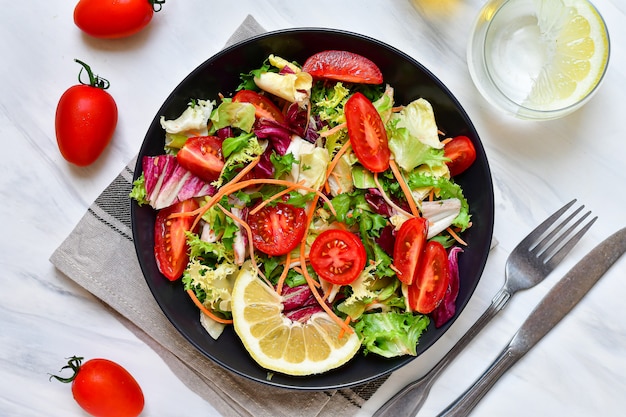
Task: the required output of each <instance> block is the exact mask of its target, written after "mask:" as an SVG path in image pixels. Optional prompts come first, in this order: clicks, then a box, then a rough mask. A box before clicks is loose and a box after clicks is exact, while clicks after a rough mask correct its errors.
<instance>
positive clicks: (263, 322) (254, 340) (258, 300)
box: [232, 263, 361, 375]
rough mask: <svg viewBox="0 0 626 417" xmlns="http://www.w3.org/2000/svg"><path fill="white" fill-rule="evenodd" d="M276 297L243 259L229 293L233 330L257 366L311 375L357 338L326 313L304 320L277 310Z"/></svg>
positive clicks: (345, 357) (347, 355) (338, 361)
mask: <svg viewBox="0 0 626 417" xmlns="http://www.w3.org/2000/svg"><path fill="white" fill-rule="evenodd" d="M282 309H283V305H282V299H281V296H280V295H278V294H277V293H276V292H275V291H274V290H273V289H272V288H270V287H269V286H268V285H267V284H265V283H264V282H263V281H262V280H261V279H260V278H259V277H258V276H257V274H256V273H255V271H254V270H253V268H252V266H251V265H250V264H249V263H246V264H244V266H243V267H242V269H241V272H240V273H239V275H238V276H237V279H236V280H235V285H234V287H233V292H232V314H233V325H234V327H235V332H236V333H237V335H238V336H239V338H240V339H241V341H242V342H243V345H244V346H245V348H246V350H247V351H248V352H249V353H250V356H252V358H253V359H254V360H255V361H256V362H257V363H258V364H259V365H261V366H262V367H264V368H266V369H268V370H271V371H276V372H281V373H284V374H287V375H312V374H319V373H323V372H326V371H328V370H331V369H334V368H337V367H339V366H341V365H343V364H344V363H346V362H348V361H349V360H350V359H351V358H352V357H353V356H354V355H355V354H356V353H357V352H358V350H359V348H360V346H361V342H360V340H359V338H358V336H357V335H356V334H355V333H349V334H348V333H347V332H346V333H344V334H343V335H341V326H339V324H337V323H336V322H335V321H333V319H332V318H331V317H330V316H329V315H328V313H326V312H319V313H315V314H313V315H312V316H311V317H310V318H309V320H308V321H307V322H306V323H300V322H298V321H292V320H291V319H289V318H287V317H285V316H284V315H283V314H282Z"/></svg>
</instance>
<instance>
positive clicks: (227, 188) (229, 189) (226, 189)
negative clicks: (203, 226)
mask: <svg viewBox="0 0 626 417" xmlns="http://www.w3.org/2000/svg"><path fill="white" fill-rule="evenodd" d="M258 184H272V185H282V186H285V187H291V186H295V187H296V188H299V189H302V190H305V191H308V192H311V193H315V194H316V195H317V196H319V197H321V198H322V199H323V200H324V201H325V202H326V203H327V204H328V206H329V208H330V211H331V212H332V213H333V214H335V215H336V214H337V213H336V212H335V209H334V208H333V205H332V203H331V202H330V200H329V199H328V197H326V196H325V195H324V194H322V193H321V192H320V191H319V190H316V189H314V188H311V187H307V186H305V185H302V184H298V183H294V182H291V181H286V180H275V179H271V178H265V179H251V180H245V181H239V182H238V183H236V184H231V183H228V184H227V185H224V186H223V187H221V188H220V189H219V190H218V192H217V193H216V194H215V195H213V196H212V197H211V198H210V199H209V201H208V202H207V203H206V204H205V205H204V206H202V207H200V208H198V209H196V210H194V211H189V212H185V213H172V215H171V217H181V216H196V219H195V220H194V222H193V224H192V225H191V229H192V230H193V229H194V228H195V227H196V226H197V224H198V222H199V221H200V219H201V218H202V216H204V214H205V213H206V212H207V211H209V209H210V208H211V207H213V206H214V205H215V204H216V203H217V202H218V201H220V200H221V198H222V197H224V196H225V195H229V194H232V193H234V192H235V191H239V190H241V189H243V188H246V187H249V186H251V185H258Z"/></svg>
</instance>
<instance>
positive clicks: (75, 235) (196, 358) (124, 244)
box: [50, 16, 386, 417]
mask: <svg viewBox="0 0 626 417" xmlns="http://www.w3.org/2000/svg"><path fill="white" fill-rule="evenodd" d="M262 32H264V29H263V28H262V27H261V26H260V25H259V24H258V23H257V22H256V20H254V18H252V17H251V16H248V17H247V18H246V19H245V20H244V22H243V23H242V24H241V26H240V27H239V28H238V29H237V30H236V32H235V33H234V34H233V35H232V36H231V38H230V39H229V41H228V44H232V43H236V42H239V41H241V40H244V39H246V38H248V37H250V36H253V35H256V34H259V33H262ZM135 162H136V159H135V160H133V161H131V162H130V163H129V164H128V165H127V166H126V168H125V169H124V170H123V171H122V172H121V173H120V174H119V175H118V176H117V177H116V178H115V179H114V180H113V182H111V184H110V185H109V186H108V187H107V188H106V189H105V190H104V191H103V192H102V194H100V196H99V197H98V198H97V199H96V201H95V202H94V203H93V204H92V205H91V206H90V207H89V210H88V211H87V213H85V215H84V216H83V218H82V219H81V220H80V222H79V223H78V225H77V226H76V228H75V229H74V230H73V231H72V233H71V234H70V235H69V236H68V237H67V239H65V241H64V242H63V243H62V244H61V246H59V247H58V248H57V249H56V250H55V252H54V253H53V254H52V256H51V258H50V261H51V262H52V263H53V264H54V265H55V266H56V267H57V268H58V269H59V270H60V271H61V272H63V273H64V274H65V275H67V277H69V278H70V279H71V280H73V281H75V282H76V283H78V284H79V285H81V286H82V287H84V288H85V289H86V290H87V291H89V292H91V293H92V294H94V295H95V296H96V297H98V298H99V299H100V300H102V301H103V302H104V303H105V305H107V306H108V307H110V309H111V310H112V314H114V315H115V316H116V317H117V318H118V319H119V320H120V321H121V322H122V323H123V324H124V325H125V326H126V327H127V328H129V329H130V330H131V331H132V332H133V333H134V334H136V335H137V336H138V337H139V338H140V339H141V340H143V341H144V342H145V343H146V344H148V345H149V346H150V347H151V348H152V349H154V350H155V351H156V352H157V353H158V354H159V356H161V358H163V360H164V361H165V363H166V364H167V365H168V366H169V367H170V369H172V371H173V372H174V373H175V374H176V375H177V376H178V377H179V378H180V379H181V381H182V382H183V383H185V384H186V385H187V386H188V387H189V388H190V389H191V390H192V391H194V392H195V393H197V394H198V395H199V396H201V397H202V398H204V399H205V400H206V401H208V402H209V403H210V404H211V405H212V406H213V407H214V408H215V409H216V410H218V411H219V412H220V413H221V414H222V415H223V416H226V417H231V416H233V417H234V416H254V417H257V416H268V417H277V416H290V417H291V416H302V417H309V416H332V417H338V416H348V415H353V414H355V413H356V412H357V411H358V409H359V408H360V407H361V406H362V405H363V403H364V402H365V401H366V400H367V399H369V398H370V397H371V396H372V395H373V394H374V392H376V390H377V389H378V388H379V387H380V385H381V384H382V383H383V382H384V380H385V379H386V378H383V379H381V380H379V381H374V382H371V383H369V384H365V385H362V386H358V387H353V388H350V389H342V390H330V391H323V392H299V391H294V390H287V389H282V388H274V387H268V386H265V385H263V386H261V384H259V383H257V382H254V381H250V380H247V379H245V378H242V377H240V376H238V375H235V374H233V373H231V372H229V371H227V370H225V369H223V368H221V367H220V366H218V365H216V364H215V363H213V362H212V361H211V360H209V359H207V358H206V357H205V356H204V355H202V354H201V353H199V352H198V351H197V350H196V349H195V348H194V347H193V346H192V345H191V344H190V343H189V342H187V340H186V339H184V338H183V336H181V335H180V333H178V331H177V330H176V329H175V328H174V326H173V325H172V324H171V323H170V322H169V320H168V319H167V318H166V317H165V315H164V314H163V312H162V311H161V309H160V307H159V306H158V304H157V303H156V301H155V300H154V298H153V296H152V293H151V292H150V290H149V288H148V286H147V284H146V282H145V280H144V277H143V275H142V272H141V269H140V267H139V262H138V260H137V258H136V256H135V249H134V245H133V236H132V231H131V219H130V204H131V201H130V199H129V197H128V194H129V193H130V191H131V187H132V184H131V183H132V178H133V170H134V167H135ZM137 306H141V308H137ZM260 388H262V389H260Z"/></svg>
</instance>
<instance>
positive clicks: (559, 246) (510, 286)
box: [373, 199, 597, 417]
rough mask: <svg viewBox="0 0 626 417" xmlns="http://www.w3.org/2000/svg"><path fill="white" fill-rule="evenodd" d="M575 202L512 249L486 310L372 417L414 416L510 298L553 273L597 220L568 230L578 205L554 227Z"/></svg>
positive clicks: (560, 210) (580, 220) (578, 210)
mask: <svg viewBox="0 0 626 417" xmlns="http://www.w3.org/2000/svg"><path fill="white" fill-rule="evenodd" d="M575 202H576V200H575V199H574V200H572V201H570V202H569V203H567V204H566V205H565V206H563V207H562V208H561V209H559V210H558V211H557V212H556V213H554V214H553V215H551V216H550V217H548V218H547V219H546V220H545V221H544V222H543V223H541V224H540V225H539V226H537V228H536V229H535V230H533V231H532V232H531V233H530V234H529V235H528V236H526V238H524V240H522V241H521V242H520V243H519V244H518V245H517V246H516V247H515V249H513V252H511V254H510V255H509V258H508V259H507V261H506V266H505V282H504V285H503V286H502V288H501V289H500V291H498V293H497V294H496V295H495V296H494V297H493V299H492V300H491V305H490V306H489V307H488V308H487V310H485V312H484V313H483V314H482V316H480V317H479V318H478V320H477V321H476V323H474V325H473V326H471V327H470V329H469V330H468V331H467V333H465V335H463V337H461V339H459V341H458V342H457V343H456V344H455V345H454V346H453V347H452V349H450V351H449V352H448V353H447V354H446V355H445V356H444V357H443V358H442V359H441V360H440V361H439V362H438V363H437V364H436V365H435V366H434V367H433V368H432V369H431V370H430V371H429V372H428V373H427V374H426V375H424V376H423V377H422V378H420V379H418V380H417V381H414V382H411V383H410V384H408V385H407V386H405V387H404V388H403V389H401V390H400V391H399V392H398V393H396V394H395V395H394V396H393V397H392V398H391V399H390V400H388V401H387V402H386V403H385V404H384V405H383V406H382V407H380V408H379V409H378V411H376V412H375V413H374V415H373V417H383V416H390V417H391V416H399V415H404V416H414V415H415V414H417V412H418V411H419V410H420V408H421V407H422V405H424V402H425V401H426V398H427V397H428V393H429V392H430V389H431V387H432V386H433V384H434V382H435V380H436V379H437V378H438V377H439V375H441V373H442V372H443V371H444V370H445V369H446V367H447V366H448V365H449V364H450V363H451V362H452V361H453V360H454V358H456V357H457V356H458V354H459V353H460V352H461V350H463V348H464V347H465V346H467V345H468V344H469V343H470V342H471V341H472V339H474V337H475V336H476V335H477V334H478V333H480V331H481V330H482V329H483V328H484V327H485V326H486V325H487V323H489V321H491V319H492V318H494V317H495V316H496V314H497V313H498V312H500V311H501V310H502V309H503V308H504V307H505V306H506V304H507V303H508V301H509V299H510V298H511V297H512V296H513V295H515V294H516V293H517V292H519V291H522V290H526V289H528V288H531V287H534V286H535V285H537V284H539V283H540V282H541V281H543V280H544V279H545V278H546V277H547V276H548V275H549V274H550V272H552V270H553V269H554V268H555V267H556V266H557V265H558V264H559V263H560V262H561V261H562V260H563V258H565V256H566V255H567V254H568V253H569V252H570V251H571V250H572V248H573V247H574V246H575V245H576V243H578V241H579V240H580V238H581V237H582V236H583V235H584V234H585V233H586V232H587V230H589V228H590V227H591V225H592V224H593V223H594V222H595V221H596V219H597V217H594V218H593V219H591V220H589V221H588V222H587V223H586V224H585V225H584V226H582V227H581V228H580V229H579V230H578V231H577V232H576V233H575V234H573V233H574V232H575V231H576V229H577V228H578V226H580V224H581V223H582V222H583V221H584V220H585V219H586V218H587V217H588V216H589V215H590V214H591V211H588V212H586V213H584V214H583V215H582V216H581V217H579V218H578V220H576V221H574V222H573V224H571V226H569V227H567V225H568V224H569V223H570V222H572V221H573V220H574V219H575V218H576V216H577V215H578V214H579V213H580V212H581V210H582V209H583V208H584V206H580V207H579V208H578V209H576V210H575V211H574V212H573V213H571V214H570V215H569V216H568V217H567V218H566V219H565V220H563V221H561V223H559V224H558V225H557V226H554V225H555V224H556V223H557V221H558V220H559V219H560V218H561V217H562V216H563V215H564V214H565V213H566V212H567V211H568V210H569V208H570V207H572V206H573V205H574V203H575ZM566 227H567V228H566Z"/></svg>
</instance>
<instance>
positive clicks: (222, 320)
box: [187, 289, 233, 324]
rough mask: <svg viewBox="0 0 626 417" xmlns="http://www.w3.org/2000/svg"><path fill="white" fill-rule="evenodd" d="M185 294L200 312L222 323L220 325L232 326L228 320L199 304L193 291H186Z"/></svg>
mask: <svg viewBox="0 0 626 417" xmlns="http://www.w3.org/2000/svg"><path fill="white" fill-rule="evenodd" d="M187 294H189V297H191V300H192V301H193V303H194V304H195V305H196V306H197V307H198V308H199V309H200V311H202V312H203V313H204V314H206V315H207V316H209V317H211V318H212V319H213V320H215V321H216V322H218V323H222V324H232V323H233V321H232V320H230V319H223V318H221V317H218V316H216V315H215V314H214V313H213V312H212V311H211V310H209V309H208V308H206V307H205V306H204V304H202V303H201V302H200V300H198V297H196V293H195V292H193V290H191V289H189V290H187Z"/></svg>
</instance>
